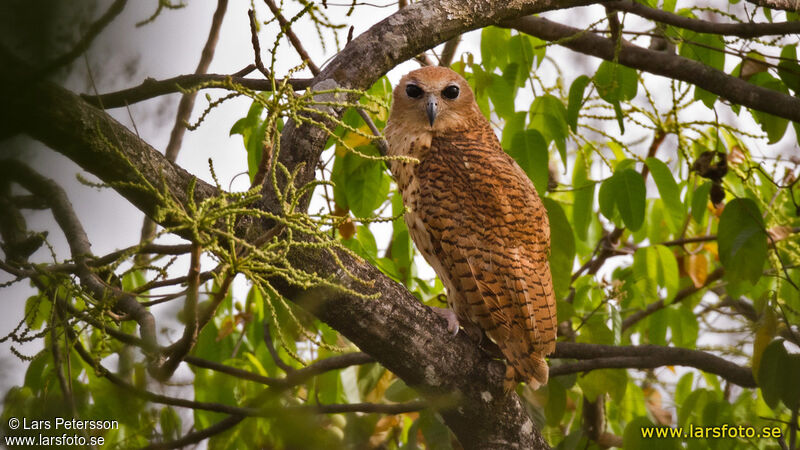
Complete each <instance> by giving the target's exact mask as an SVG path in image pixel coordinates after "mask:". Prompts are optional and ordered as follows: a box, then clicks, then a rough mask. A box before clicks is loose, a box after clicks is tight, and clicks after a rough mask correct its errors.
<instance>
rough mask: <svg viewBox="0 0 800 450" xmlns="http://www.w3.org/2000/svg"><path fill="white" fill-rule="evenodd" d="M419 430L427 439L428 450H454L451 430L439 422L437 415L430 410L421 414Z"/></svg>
mask: <svg viewBox="0 0 800 450" xmlns="http://www.w3.org/2000/svg"><path fill="white" fill-rule="evenodd" d="M417 420H418V421H419V429H420V431H422V435H423V436H424V437H425V443H427V444H428V445H427V447H428V448H435V449H442V450H452V448H453V445H452V444H451V443H450V429H449V428H447V427H446V426H445V424H444V423H442V421H441V420H439V417H437V415H436V413H434V412H433V411H431V410H430V409H423V410H422V411H420V413H419V419H417Z"/></svg>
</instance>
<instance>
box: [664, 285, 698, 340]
mask: <svg viewBox="0 0 800 450" xmlns="http://www.w3.org/2000/svg"><path fill="white" fill-rule="evenodd" d="M676 275H677V274H676ZM667 311H669V315H670V330H672V344H673V345H675V346H676V347H683V348H694V347H695V346H696V343H697V333H698V332H699V330H700V326H699V324H698V323H697V316H695V314H694V313H693V312H692V310H691V309H690V308H686V307H681V308H676V309H675V308H670V309H668V310H667Z"/></svg>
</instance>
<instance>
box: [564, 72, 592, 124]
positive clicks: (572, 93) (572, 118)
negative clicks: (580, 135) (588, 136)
mask: <svg viewBox="0 0 800 450" xmlns="http://www.w3.org/2000/svg"><path fill="white" fill-rule="evenodd" d="M589 81H591V80H590V79H589V77H587V76H586V75H581V76H579V77H578V78H576V79H575V81H573V82H572V85H571V86H570V87H569V103H568V104H567V105H568V106H567V124H569V127H570V128H572V131H574V132H577V131H578V113H579V112H580V110H581V106H582V105H583V93H584V92H585V91H586V86H588V85H589Z"/></svg>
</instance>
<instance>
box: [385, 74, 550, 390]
mask: <svg viewBox="0 0 800 450" xmlns="http://www.w3.org/2000/svg"><path fill="white" fill-rule="evenodd" d="M454 87H455V88H454ZM453 95H455V97H454V96H453ZM385 134H386V139H387V141H388V143H389V154H390V155H403V156H410V157H414V158H416V159H418V160H419V164H414V163H410V162H404V161H392V162H391V164H390V165H391V170H392V173H393V175H394V177H395V180H396V182H397V184H398V187H399V189H400V192H401V194H402V197H403V202H404V204H405V206H406V214H405V219H406V222H407V224H408V228H409V232H410V234H411V238H412V239H413V240H414V243H415V244H416V245H417V248H418V249H419V251H420V252H421V253H422V255H423V256H424V257H425V259H426V260H427V261H428V263H430V265H431V266H432V267H433V269H434V270H435V271H436V274H437V275H438V276H439V278H440V279H441V280H442V283H443V284H444V286H445V288H446V289H447V303H448V305H449V306H450V308H451V311H452V312H451V313H450V316H451V317H450V319H453V317H452V316H453V315H454V317H455V319H457V322H456V321H455V320H449V321H448V325H449V327H450V328H451V331H453V332H457V330H458V325H459V324H460V325H461V326H462V327H464V330H465V331H466V332H467V334H469V335H470V337H472V338H473V339H476V340H480V339H481V338H482V336H483V334H484V333H485V335H486V336H488V337H489V338H490V339H491V340H492V341H494V342H495V343H496V344H497V346H498V347H499V348H500V350H501V352H502V353H503V356H504V357H505V358H506V360H507V361H508V365H507V369H506V382H505V388H506V390H507V391H509V390H511V389H512V388H513V386H514V384H515V382H516V381H525V382H528V383H529V384H530V385H531V386H532V387H534V388H537V387H538V386H539V385H541V384H544V383H546V382H547V378H548V367H547V362H546V361H545V359H544V358H545V356H546V355H548V354H550V353H552V352H553V350H554V349H555V338H556V305H555V297H554V294H553V286H552V280H551V276H550V267H549V264H548V259H547V256H548V252H549V247H550V227H549V224H548V220H547V212H546V211H545V208H544V206H543V204H542V202H541V200H540V199H539V196H538V195H537V193H536V190H535V189H534V187H533V184H532V183H531V181H530V179H528V177H527V175H526V174H525V172H523V171H522V169H521V168H520V167H519V166H518V165H517V164H516V162H514V160H513V159H512V158H511V157H510V156H508V155H507V154H506V153H505V152H504V151H503V149H502V147H501V146H500V142H499V141H498V139H497V136H495V134H494V132H493V131H492V128H491V126H490V124H489V122H488V121H487V120H486V118H484V117H483V115H482V114H481V112H480V110H479V109H478V105H477V104H476V103H475V99H474V95H473V93H472V90H471V89H470V87H469V85H468V84H467V82H466V80H464V78H463V77H461V76H460V75H458V74H457V73H455V72H454V71H452V70H450V69H447V68H443V67H424V68H421V69H418V70H415V71H413V72H410V73H408V74H407V75H406V76H404V77H403V78H402V79H401V80H400V83H399V84H398V86H397V87H396V88H395V90H394V99H393V104H392V109H391V113H390V115H389V120H388V122H387V126H386V129H385ZM444 315H447V314H444Z"/></svg>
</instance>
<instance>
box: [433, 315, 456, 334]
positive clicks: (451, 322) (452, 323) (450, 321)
mask: <svg viewBox="0 0 800 450" xmlns="http://www.w3.org/2000/svg"><path fill="white" fill-rule="evenodd" d="M431 309H433V312H435V313H436V315H437V316H439V317H441V318H442V319H444V320H445V321H446V322H447V331H448V332H449V333H450V334H451V335H453V336H455V335H457V334H458V325H459V324H458V317H456V313H455V312H454V311H453V310H452V309H450V308H431Z"/></svg>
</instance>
